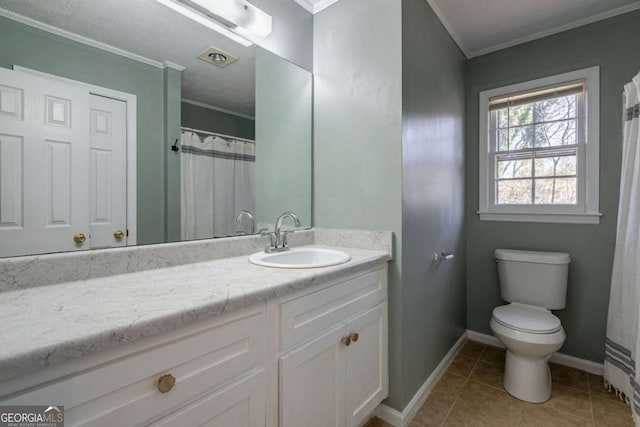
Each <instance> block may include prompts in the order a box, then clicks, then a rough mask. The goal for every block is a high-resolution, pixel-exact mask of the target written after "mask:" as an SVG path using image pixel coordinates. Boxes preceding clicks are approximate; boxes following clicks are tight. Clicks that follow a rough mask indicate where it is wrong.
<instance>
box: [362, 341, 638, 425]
mask: <svg viewBox="0 0 640 427" xmlns="http://www.w3.org/2000/svg"><path fill="white" fill-rule="evenodd" d="M504 356H505V352H504V350H503V349H500V348H497V347H493V346H489V345H484V344H481V343H478V342H475V341H469V340H467V341H466V342H465V343H464V345H463V347H462V349H461V350H460V353H459V354H458V356H457V357H456V358H455V359H454V360H453V362H452V363H451V365H450V366H449V369H448V370H447V371H446V372H445V373H444V375H443V376H442V378H441V379H440V381H438V383H437V384H436V385H435V387H434V388H433V390H432V392H431V394H430V395H429V397H428V398H427V400H426V402H425V403H424V405H422V407H421V408H420V409H419V410H418V412H417V413H416V415H415V416H414V417H413V420H411V423H410V424H409V427H432V426H453V427H456V426H487V427H494V426H495V427H502V426H508V427H511V426H523V427H524V426H526V427H528V426H540V427H549V426H562V427H564V426H579V427H583V426H585V427H587V426H591V427H595V426H597V427H605V426H607V427H608V426H611V427H626V426H629V427H633V420H632V418H631V410H630V409H629V407H628V406H627V405H626V404H625V403H624V402H622V401H620V400H619V399H618V398H617V397H616V395H615V393H612V392H608V391H607V390H606V389H605V388H604V385H603V379H602V377H601V376H599V375H593V374H589V373H587V372H584V371H580V370H578V369H574V368H569V367H566V366H561V365H555V364H551V377H552V379H553V391H552V394H551V399H549V400H548V401H547V402H545V403H541V404H533V403H527V402H523V401H521V400H518V399H516V398H514V397H512V396H511V395H510V394H508V393H507V392H506V391H505V390H504V388H503V387H502V373H503V371H504ZM365 427H391V426H390V425H389V424H387V423H386V422H384V421H382V420H380V419H378V418H373V419H371V420H370V421H369V422H368V423H367V424H366V426H365Z"/></svg>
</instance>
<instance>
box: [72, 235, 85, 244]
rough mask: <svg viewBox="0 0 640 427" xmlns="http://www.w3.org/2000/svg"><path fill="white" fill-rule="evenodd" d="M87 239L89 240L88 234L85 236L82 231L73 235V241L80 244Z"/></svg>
mask: <svg viewBox="0 0 640 427" xmlns="http://www.w3.org/2000/svg"><path fill="white" fill-rule="evenodd" d="M85 240H87V236H85V235H84V234H82V233H76V234H74V235H73V241H74V242H76V243H78V244H82V243H84V242H85Z"/></svg>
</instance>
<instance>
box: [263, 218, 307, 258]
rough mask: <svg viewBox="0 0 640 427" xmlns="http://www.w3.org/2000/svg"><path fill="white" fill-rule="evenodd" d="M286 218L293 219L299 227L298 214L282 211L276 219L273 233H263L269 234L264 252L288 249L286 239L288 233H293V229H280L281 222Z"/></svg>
mask: <svg viewBox="0 0 640 427" xmlns="http://www.w3.org/2000/svg"><path fill="white" fill-rule="evenodd" d="M286 218H291V219H293V222H294V223H295V225H296V227H300V220H299V219H298V215H296V214H294V213H293V212H289V211H287V212H283V213H282V214H281V215H280V216H279V217H278V219H277V220H276V226H275V230H274V231H273V233H264V234H265V235H267V236H269V242H268V243H267V247H266V248H265V249H264V251H265V252H281V251H286V250H288V249H289V248H288V247H287V243H288V242H287V239H288V236H289V234H291V233H293V230H289V231H281V228H282V222H283V221H284V220H285V219H286Z"/></svg>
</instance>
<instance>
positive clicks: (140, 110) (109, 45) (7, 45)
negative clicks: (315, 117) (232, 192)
mask: <svg viewBox="0 0 640 427" xmlns="http://www.w3.org/2000/svg"><path fill="white" fill-rule="evenodd" d="M276 1H279V2H281V1H282V0H262V1H261V3H262V4H263V5H264V4H268V3H270V2H276ZM289 2H290V1H289V0H286V3H289ZM291 3H292V2H291ZM292 5H293V3H292ZM278 7H281V6H278ZM292 7H294V8H295V7H297V6H295V5H293V6H292ZM296 13H297V12H296ZM310 22H311V21H309V23H310ZM280 24H282V23H280ZM0 40H1V41H0V67H2V68H5V69H7V70H11V69H13V68H14V66H19V67H22V69H28V70H35V71H37V72H40V73H46V74H47V75H51V76H52V77H55V78H58V77H62V78H64V79H69V80H71V81H75V82H80V83H87V84H90V85H94V86H95V87H98V88H104V89H105V90H107V91H113V92H114V93H118V94H119V93H122V94H125V95H127V96H129V95H130V96H131V97H133V98H134V99H135V100H136V103H135V113H134V117H135V119H136V122H137V127H136V128H135V129H133V132H132V135H133V137H132V138H130V139H129V140H128V142H127V144H129V142H131V141H132V140H133V141H134V142H135V148H134V150H133V156H130V157H129V158H132V157H135V159H136V161H135V166H136V168H135V169H136V170H135V173H132V174H129V176H128V183H129V184H131V185H133V188H134V189H136V190H137V195H136V196H135V197H134V198H129V200H128V202H129V204H128V206H127V209H128V210H129V211H132V212H133V213H132V214H130V216H129V218H128V219H127V220H126V221H125V223H123V224H121V226H114V227H113V228H114V230H113V233H111V231H110V232H109V233H108V235H109V236H111V235H112V234H113V236H116V235H117V233H116V231H123V230H125V231H126V230H128V231H129V232H130V233H129V234H126V235H125V236H124V237H121V238H120V239H116V240H119V244H102V243H101V244H92V243H91V244H90V242H92V241H93V240H96V239H95V234H94V235H92V234H91V233H90V232H86V231H85V232H84V233H83V234H85V236H86V239H87V243H83V244H81V245H79V244H77V243H75V241H74V243H73V247H71V248H68V247H67V248H66V249H54V250H48V249H33V250H31V251H25V252H20V253H17V254H28V253H45V252H55V251H60V250H76V249H80V250H81V249H88V248H94V247H95V248H98V247H110V246H118V245H125V244H126V245H130V244H148V243H162V242H167V241H178V240H182V239H183V237H184V235H183V234H182V233H181V222H182V219H183V217H184V215H182V213H181V184H182V183H181V179H182V177H181V157H182V155H181V153H176V152H175V151H172V150H171V147H172V145H176V141H179V140H180V139H181V127H187V128H191V129H198V130H202V131H205V132H211V133H218V134H223V135H226V136H230V137H239V138H246V139H257V146H258V147H259V148H258V149H257V150H256V151H257V152H258V153H257V154H256V166H257V167H256V170H257V172H256V173H257V177H258V178H257V180H258V182H257V185H256V186H257V187H258V191H260V189H269V193H268V194H265V195H264V196H261V195H260V194H257V195H256V199H257V200H258V204H261V203H262V206H265V205H264V203H265V202H264V201H265V200H267V201H268V204H269V206H268V208H264V209H262V211H263V212H269V214H268V215H271V216H274V215H273V214H272V212H275V211H277V210H279V209H280V208H279V207H280V206H281V207H282V210H287V209H290V210H297V211H298V212H299V213H300V212H303V213H302V214H301V215H300V216H301V219H302V222H303V224H304V225H305V226H310V225H311V218H310V216H311V212H310V207H311V184H310V182H311V154H310V153H311V85H312V78H311V74H310V73H308V72H307V71H304V70H302V69H300V68H299V67H296V66H295V65H293V64H291V63H289V62H288V61H286V60H284V59H281V58H278V57H277V56H275V55H273V54H271V53H269V52H267V51H263V52H264V53H263V55H262V56H263V57H264V58H268V60H264V59H263V60H262V61H263V62H264V64H267V65H263V66H262V67H256V61H260V60H259V59H256V47H255V46H250V47H245V46H243V45H241V44H238V43H236V42H234V41H231V40H229V39H227V38H226V37H224V36H221V35H220V34H218V33H216V32H214V31H212V30H210V29H208V28H205V27H203V26H200V25H197V24H194V23H193V22H192V21H191V20H190V19H188V18H186V17H184V16H182V15H180V14H178V13H176V12H175V11H173V10H171V9H169V8H167V7H165V6H163V5H162V4H160V3H158V2H156V1H155V0H138V1H134V2H122V1H119V0H105V1H100V2H93V1H92V2H86V1H80V0H49V1H46V2H45V1H38V0H0ZM212 47H214V48H216V49H218V50H220V51H222V52H223V53H226V54H230V55H232V56H234V57H237V60H236V61H234V62H233V63H231V64H229V65H228V66H226V67H217V66H215V65H213V64H211V63H209V62H206V61H204V60H202V59H200V58H199V57H198V56H199V55H200V54H202V53H203V52H205V51H206V50H207V49H210V48H212ZM276 64H280V65H276ZM285 64H286V67H291V71H290V72H292V73H294V74H293V75H296V76H298V75H302V76H306V77H304V79H306V81H304V84H302V85H301V84H300V80H299V78H297V80H296V83H295V84H296V85H297V87H296V88H291V90H287V93H288V94H289V93H292V94H294V95H293V96H292V97H291V99H290V102H289V103H290V105H287V102H288V101H289V99H286V100H285V101H287V102H284V103H282V102H281V101H282V100H281V99H279V98H278V96H277V94H276V93H274V92H273V90H271V91H270V88H263V89H262V91H258V92H261V93H263V95H261V96H263V97H264V98H265V99H268V101H263V102H261V103H260V105H261V108H260V109H261V110H262V111H267V112H268V111H277V112H278V114H279V115H277V116H276V118H277V120H278V122H279V123H276V124H274V123H271V125H267V126H264V123H263V126H262V129H263V131H262V132H256V130H257V129H260V128H261V126H260V123H261V118H260V114H259V113H258V115H257V116H256V99H255V96H256V80H257V81H261V80H262V81H265V82H269V81H271V78H272V77H271V76H272V75H273V74H274V72H275V71H274V70H275V68H278V67H281V66H285ZM269 67H275V68H274V69H273V70H272V69H270V68H269ZM256 68H259V69H261V70H263V71H262V72H263V73H267V74H268V75H269V76H270V77H269V78H262V79H260V78H258V76H256ZM296 69H297V70H298V71H295V70H296ZM287 72H289V71H287ZM287 78H290V76H287V75H286V73H285V74H283V75H282V76H281V79H282V81H281V82H277V84H275V85H273V87H274V90H275V88H276V87H277V88H278V90H282V87H281V86H279V85H280V84H285V85H286V82H287ZM2 84H3V83H2V82H0V85H2ZM270 84H271V83H270ZM284 87H285V88H286V86H284ZM301 88H302V89H303V90H300V89H301ZM105 96H109V95H105ZM123 96H124V95H123ZM115 98H118V96H115ZM272 101H273V102H277V103H278V105H274V106H273V107H272V106H271V105H268V104H267V102H272ZM302 103H304V104H302ZM130 106H131V104H129V107H130ZM129 107H127V108H129ZM289 114H291V117H289V116H288V115H289ZM211 116H216V118H215V119H211ZM267 116H268V120H269V121H270V122H273V120H274V115H273V114H270V115H267ZM203 120H204V123H203ZM294 121H295V123H296V124H297V125H296V126H295V128H291V126H289V124H290V123H291V122H294ZM300 124H303V125H304V126H306V127H302V126H301V125H300ZM276 125H278V126H276ZM279 132H282V133H281V134H280V133H279ZM292 132H295V133H292ZM3 133H11V132H8V128H7V127H6V126H5V125H3V124H2V123H1V122H0V135H1V134H3ZM292 135H295V138H296V144H294V145H291V136H292ZM129 136H131V135H129ZM203 136H205V137H206V136H207V135H203ZM282 140H287V142H286V144H289V145H287V146H286V147H284V148H283V147H282V146H281V147H278V144H280V145H282V144H283V143H282V142H281V141H282ZM261 151H262V153H263V157H264V160H263V161H262V162H261V160H260V159H261V157H260V156H261ZM275 153H278V154H277V155H278V156H279V158H278V159H275V156H276V154H275ZM282 153H285V154H284V155H283V154H282ZM287 157H289V158H287ZM275 161H279V162H280V163H283V162H284V163H287V162H288V163H294V162H295V164H296V166H297V167H296V168H295V170H296V173H305V174H307V175H308V176H297V177H296V180H297V182H299V183H301V185H298V186H297V188H296V189H295V191H299V192H300V194H297V193H296V194H294V192H292V191H294V190H292V188H291V186H283V185H282V183H284V182H286V180H284V179H283V177H281V176H277V174H274V173H273V170H277V168H279V167H280V166H279V165H278V164H275V163H274V164H267V163H266V162H275ZM88 162H90V161H89V160H88ZM125 162H127V160H125ZM129 163H131V162H129ZM0 167H2V165H0ZM5 169H6V167H5ZM264 171H269V172H268V173H265V172H264ZM87 180H89V181H90V179H89V177H87ZM76 185H77V184H74V183H73V182H72V183H71V186H70V192H71V193H72V192H73V189H74V186H76ZM128 188H129V187H128ZM278 188H283V189H285V191H281V192H278V191H277V189H278ZM273 189H276V191H273ZM124 191H125V192H128V195H127V197H129V196H130V193H131V191H130V189H128V190H124ZM5 196H6V195H5ZM0 197H3V196H2V195H0ZM261 200H262V201H261ZM58 204H59V203H58ZM5 206H6V203H5ZM273 206H276V207H275V208H274V207H273ZM43 209H46V208H43ZM256 209H257V210H258V211H260V207H259V206H258V207H256ZM234 213H235V212H234ZM253 213H254V216H255V218H254V220H255V222H256V224H259V223H261V224H269V223H273V222H274V221H275V217H274V218H270V217H267V216H264V217H260V216H259V215H258V214H257V213H256V212H253ZM131 215H132V216H131ZM229 221H235V215H232V218H230V219H229ZM64 226H67V228H68V232H67V234H69V236H66V235H65V239H67V240H71V239H72V237H74V236H75V234H78V233H77V232H79V231H84V230H83V229H82V227H76V224H73V223H71V222H70V223H68V224H62V223H61V227H59V228H64ZM239 231H240V232H246V231H247V229H246V227H245V224H240V230H239ZM110 238H111V237H110ZM112 239H115V237H113V238H112ZM13 255H16V254H13ZM1 256H8V255H6V254H2V255H1Z"/></svg>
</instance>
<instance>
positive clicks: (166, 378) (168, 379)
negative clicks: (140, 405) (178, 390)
mask: <svg viewBox="0 0 640 427" xmlns="http://www.w3.org/2000/svg"><path fill="white" fill-rule="evenodd" d="M174 385H176V379H175V377H174V376H173V375H171V374H167V375H163V376H161V377H160V378H158V390H159V391H160V393H168V392H170V391H171V389H172V388H173V386H174Z"/></svg>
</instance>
